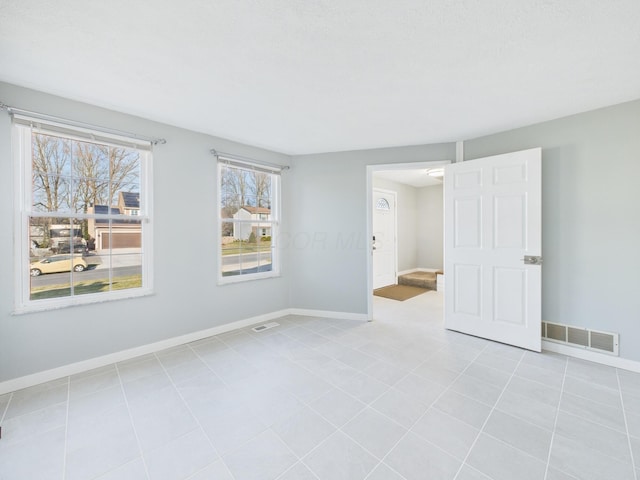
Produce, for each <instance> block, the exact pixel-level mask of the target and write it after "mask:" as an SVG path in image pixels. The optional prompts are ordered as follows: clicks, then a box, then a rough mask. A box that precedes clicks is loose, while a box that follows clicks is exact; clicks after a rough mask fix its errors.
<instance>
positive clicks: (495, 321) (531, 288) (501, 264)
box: [444, 148, 542, 351]
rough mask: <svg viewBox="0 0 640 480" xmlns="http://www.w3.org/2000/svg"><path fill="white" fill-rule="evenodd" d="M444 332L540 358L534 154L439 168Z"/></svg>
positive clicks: (537, 166) (538, 175) (537, 189)
mask: <svg viewBox="0 0 640 480" xmlns="http://www.w3.org/2000/svg"><path fill="white" fill-rule="evenodd" d="M444 183H445V187H444V189H445V292H452V294H445V327H446V328H448V329H451V330H457V331H460V332H463V333H469V334H472V335H476V336H479V337H484V338H488V339H492V340H497V341H500V342H503V343H508V344H511V345H516V346H520V347H523V348H528V349H531V350H535V351H540V347H541V338H540V321H541V318H540V315H541V278H542V276H541V266H540V265H525V264H524V262H523V259H524V256H525V255H535V256H540V255H541V253H542V252H541V246H542V245H541V243H542V242H541V150H540V149H539V148H537V149H531V150H525V151H522V152H514V153H509V154H505V155H497V156H494V157H487V158H483V159H478V160H471V161H467V162H461V163H455V164H451V165H448V166H446V167H445V181H444Z"/></svg>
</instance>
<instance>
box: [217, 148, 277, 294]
mask: <svg viewBox="0 0 640 480" xmlns="http://www.w3.org/2000/svg"><path fill="white" fill-rule="evenodd" d="M212 153H213V151H212ZM214 155H216V157H218V154H217V153H214ZM218 158H221V157H218ZM225 158H226V157H225ZM256 165H258V164H256ZM223 166H228V164H226V163H224V162H223V161H221V160H220V159H218V160H217V161H216V172H217V177H216V189H217V192H218V193H217V205H218V208H217V213H216V238H217V239H218V240H217V242H218V246H217V252H218V255H217V262H218V264H217V267H216V268H217V274H216V285H218V286H223V285H229V284H233V283H242V282H250V281H252V280H262V279H266V278H278V277H280V268H281V265H280V249H279V248H271V270H269V271H266V272H257V273H248V274H242V275H229V276H224V275H223V274H222V260H223V258H222V257H223V255H222V223H223V220H224V221H225V222H228V223H231V224H236V223H241V224H242V223H246V224H253V223H260V222H262V223H269V225H270V228H271V235H270V237H271V245H272V247H273V245H274V242H275V243H276V245H277V242H278V241H279V239H280V224H281V216H282V210H281V206H280V199H281V192H282V183H281V182H282V175H281V173H280V171H271V172H263V173H266V174H268V175H271V215H270V216H271V220H258V221H256V220H238V219H223V218H222V188H221V184H222V167H223ZM231 166H233V167H234V168H240V167H237V166H234V165H231Z"/></svg>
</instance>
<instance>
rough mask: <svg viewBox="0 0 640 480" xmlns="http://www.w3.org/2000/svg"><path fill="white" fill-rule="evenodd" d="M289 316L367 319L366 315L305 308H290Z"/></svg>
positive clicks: (363, 320)
mask: <svg viewBox="0 0 640 480" xmlns="http://www.w3.org/2000/svg"><path fill="white" fill-rule="evenodd" d="M289 315H303V316H305V317H322V318H340V319H343V320H358V321H362V322H366V321H368V320H369V317H368V315H367V314H366V313H347V312H332V311H329V310H309V309H305V308H290V309H289Z"/></svg>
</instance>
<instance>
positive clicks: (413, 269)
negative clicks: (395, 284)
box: [398, 267, 441, 276]
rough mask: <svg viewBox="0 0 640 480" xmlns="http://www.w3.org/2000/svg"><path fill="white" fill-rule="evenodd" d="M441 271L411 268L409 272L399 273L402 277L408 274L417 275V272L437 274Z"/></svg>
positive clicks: (437, 269)
mask: <svg viewBox="0 0 640 480" xmlns="http://www.w3.org/2000/svg"><path fill="white" fill-rule="evenodd" d="M440 270H441V269H440V268H422V267H419V268H411V269H409V270H403V271H401V272H398V276H400V275H407V274H408V273H415V272H429V273H436V272H439V271H440Z"/></svg>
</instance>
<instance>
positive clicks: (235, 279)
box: [218, 272, 280, 286]
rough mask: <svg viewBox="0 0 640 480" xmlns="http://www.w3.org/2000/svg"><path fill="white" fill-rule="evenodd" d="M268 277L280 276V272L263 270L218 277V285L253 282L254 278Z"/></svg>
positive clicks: (262, 278)
mask: <svg viewBox="0 0 640 480" xmlns="http://www.w3.org/2000/svg"><path fill="white" fill-rule="evenodd" d="M267 278H280V272H262V273H252V274H249V275H230V276H228V277H218V285H219V286H223V285H229V284H233V283H244V282H251V281H253V280H264V279H267Z"/></svg>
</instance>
